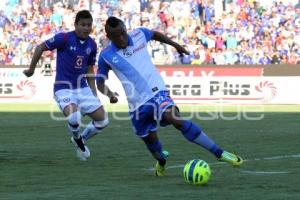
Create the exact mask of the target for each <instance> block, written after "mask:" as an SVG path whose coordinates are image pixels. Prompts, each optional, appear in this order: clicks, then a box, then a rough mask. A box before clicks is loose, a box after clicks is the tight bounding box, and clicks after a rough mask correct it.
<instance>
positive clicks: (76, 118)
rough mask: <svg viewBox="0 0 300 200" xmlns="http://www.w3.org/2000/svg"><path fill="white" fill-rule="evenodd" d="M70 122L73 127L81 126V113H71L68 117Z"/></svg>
mask: <svg viewBox="0 0 300 200" xmlns="http://www.w3.org/2000/svg"><path fill="white" fill-rule="evenodd" d="M68 122H69V124H71V125H79V124H80V122H81V113H80V112H79V111H76V112H73V113H71V114H70V115H69V116H68Z"/></svg>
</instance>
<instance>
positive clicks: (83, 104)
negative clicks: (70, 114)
mask: <svg viewBox="0 0 300 200" xmlns="http://www.w3.org/2000/svg"><path fill="white" fill-rule="evenodd" d="M54 98H55V101H56V102H57V104H58V106H59V108H60V110H61V111H62V112H63V110H64V109H65V107H66V106H68V105H70V104H72V103H73V104H76V105H77V106H78V107H79V110H80V112H81V113H82V114H83V115H85V114H89V113H92V112H94V111H96V110H97V109H98V108H100V107H101V106H102V104H101V101H100V100H99V99H98V98H97V97H95V96H94V94H93V92H92V90H91V88H89V87H85V88H78V89H61V90H58V91H56V92H55V93H54Z"/></svg>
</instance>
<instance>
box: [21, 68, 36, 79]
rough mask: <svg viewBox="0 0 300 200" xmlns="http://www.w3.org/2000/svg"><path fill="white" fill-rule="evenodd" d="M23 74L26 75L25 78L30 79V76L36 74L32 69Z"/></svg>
mask: <svg viewBox="0 0 300 200" xmlns="http://www.w3.org/2000/svg"><path fill="white" fill-rule="evenodd" d="M23 74H24V75H25V76H27V77H30V76H32V75H33V74H34V70H31V69H25V70H24V71H23Z"/></svg>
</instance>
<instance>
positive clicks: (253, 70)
mask: <svg viewBox="0 0 300 200" xmlns="http://www.w3.org/2000/svg"><path fill="white" fill-rule="evenodd" d="M158 70H159V72H160V74H161V75H162V76H163V77H212V76H248V77H249V76H262V75H263V68H262V67H248V68H242V67H240V68H239V67H190V66H178V67H176V66H172V67H158Z"/></svg>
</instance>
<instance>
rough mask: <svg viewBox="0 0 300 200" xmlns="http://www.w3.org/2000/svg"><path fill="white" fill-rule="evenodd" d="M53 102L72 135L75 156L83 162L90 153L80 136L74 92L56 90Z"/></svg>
mask: <svg viewBox="0 0 300 200" xmlns="http://www.w3.org/2000/svg"><path fill="white" fill-rule="evenodd" d="M55 100H56V101H57V103H58V105H59V108H60V109H61V111H62V112H63V114H64V116H65V117H66V118H67V121H68V130H69V132H70V134H71V135H72V137H71V142H72V143H73V145H74V146H75V148H76V152H77V156H78V157H79V158H80V159H81V160H85V159H86V158H87V157H89V155H90V152H89V149H88V148H87V146H85V145H84V144H83V141H82V138H81V136H80V123H81V117H82V115H81V113H80V111H79V108H78V105H77V99H76V95H75V94H74V90H69V89H63V90H58V91H57V92H56V93H55Z"/></svg>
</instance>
